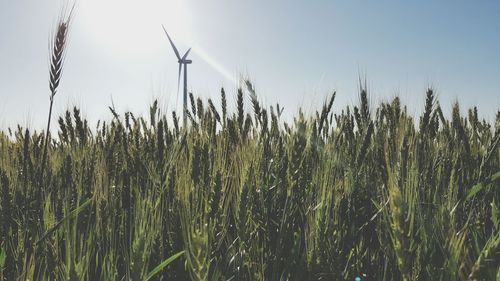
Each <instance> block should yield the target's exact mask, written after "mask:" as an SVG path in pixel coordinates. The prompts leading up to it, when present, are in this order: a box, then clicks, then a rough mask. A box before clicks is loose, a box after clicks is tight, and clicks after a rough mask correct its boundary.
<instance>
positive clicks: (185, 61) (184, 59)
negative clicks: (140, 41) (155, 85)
mask: <svg viewBox="0 0 500 281" xmlns="http://www.w3.org/2000/svg"><path fill="white" fill-rule="evenodd" d="M162 27H163V30H164V31H165V34H167V38H168V41H169V42H170V45H172V49H174V53H175V56H176V57H177V60H178V62H179V74H178V76H177V94H179V85H180V81H181V71H182V66H184V96H183V112H182V113H183V114H182V125H183V127H184V128H186V111H187V65H188V64H191V63H192V62H193V61H192V60H188V59H187V56H188V54H189V52H190V51H191V48H189V49H188V50H187V52H186V53H185V54H184V56H182V57H181V55H180V54H179V51H178V50H177V48H176V47H175V45H174V42H173V41H172V39H171V38H170V35H168V32H167V30H166V29H165V26H163V25H162Z"/></svg>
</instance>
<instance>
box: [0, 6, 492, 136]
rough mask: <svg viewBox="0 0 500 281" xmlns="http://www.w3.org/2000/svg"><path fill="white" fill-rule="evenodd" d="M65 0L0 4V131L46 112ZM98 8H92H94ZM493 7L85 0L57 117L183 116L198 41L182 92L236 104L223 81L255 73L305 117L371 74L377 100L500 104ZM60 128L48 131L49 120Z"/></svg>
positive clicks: (268, 92) (346, 95)
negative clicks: (78, 113)
mask: <svg viewBox="0 0 500 281" xmlns="http://www.w3.org/2000/svg"><path fill="white" fill-rule="evenodd" d="M61 3H62V2H61V1H60V0H50V1H34V0H31V1H29V0H16V1H1V2H0V38H1V41H0V128H2V129H5V128H6V127H7V126H14V125H15V124H17V123H20V124H21V125H23V126H24V125H30V126H36V127H37V128H41V127H42V124H44V123H45V120H46V118H47V109H48V96H49V90H48V82H47V81H48V56H49V54H48V41H49V35H50V33H51V32H53V30H54V26H55V21H56V19H57V17H58V15H59V10H60V7H61ZM99 3H100V4H99ZM499 15H500V2H499V1H493V0H492V1H481V0H479V1H461V0H454V1H430V0H429V1H428V0H425V1H411V2H409V1H352V0H351V1H347V0H345V1H336V0H328V1H327V0H323V1H320V0H317V1H299V0H273V1H269V0H252V1H234V0H212V1H194V0H191V1H188V0H184V1H182V0H170V1H160V0H141V1H132V0H82V1H80V3H79V4H78V8H77V12H76V14H75V18H74V22H73V26H72V30H71V37H70V46H69V49H68V52H67V60H66V65H65V69H64V73H63V77H62V82H61V87H60V90H59V92H58V94H57V96H56V98H55V114H56V115H58V114H60V113H62V112H63V110H64V109H66V108H67V107H68V106H73V105H77V106H79V107H80V108H81V109H82V111H83V114H84V115H85V116H86V117H88V118H89V119H90V120H91V121H95V120H97V119H102V118H105V119H109V118H110V113H109V111H108V109H107V107H108V105H110V104H111V99H113V101H114V104H115V106H116V107H117V109H118V110H119V111H120V112H123V111H124V110H131V111H133V112H134V113H139V114H140V113H144V112H146V111H147V109H148V106H149V105H150V104H151V102H152V101H153V100H154V98H159V100H160V101H161V105H162V107H163V109H164V110H168V111H171V110H172V109H175V108H179V107H180V105H181V101H182V99H181V97H179V98H177V97H176V90H177V61H176V59H175V57H174V54H173V52H172V50H171V48H170V46H169V45H168V41H167V40H166V38H165V36H164V34H163V31H162V29H161V25H160V24H165V25H166V27H167V29H168V30H169V31H170V33H171V35H172V37H173V39H174V41H175V42H176V44H177V45H178V47H179V49H181V50H182V51H183V50H185V49H186V48H187V47H189V46H194V47H195V49H194V52H193V53H192V55H191V56H190V58H191V59H192V60H193V61H194V62H193V64H192V65H190V67H189V81H188V84H189V89H190V90H191V91H193V92H194V94H195V95H197V96H201V97H203V98H209V97H211V98H213V99H215V100H216V101H217V102H216V104H219V102H218V101H219V100H220V95H219V91H220V87H221V86H224V87H225V88H226V93H227V94H228V96H229V97H228V100H229V102H234V96H235V89H236V85H235V84H234V83H233V82H232V81H231V79H230V77H235V79H236V80H237V79H239V77H240V76H241V75H243V76H244V77H249V78H250V79H251V80H252V81H253V82H254V84H255V86H256V89H257V94H258V95H259V98H260V99H261V100H262V101H263V102H264V103H265V104H266V105H273V104H275V103H276V102H279V103H280V104H281V105H284V106H285V113H286V114H287V116H291V115H293V114H294V113H296V112H297V110H298V108H299V106H301V107H303V108H304V110H305V111H306V112H309V113H310V112H312V110H313V109H316V108H317V107H318V106H319V104H321V103H322V102H323V101H324V100H325V98H326V97H327V96H328V95H329V94H330V93H332V92H333V91H334V90H336V91H337V102H336V105H335V108H336V109H339V108H343V107H344V106H345V105H347V104H354V103H357V102H358V97H357V88H358V77H359V75H360V74H361V75H362V76H365V75H366V78H367V82H368V86H369V91H370V96H371V100H372V104H374V105H375V104H378V103H379V102H380V101H384V100H388V99H391V98H392V97H394V96H395V95H400V96H401V98H402V100H403V102H405V103H406V104H407V105H408V106H409V109H410V111H411V112H412V113H415V114H419V113H420V112H421V110H422V105H423V101H424V93H425V89H426V87H427V86H429V85H432V86H433V87H434V88H435V89H436V91H437V94H438V97H439V99H440V102H441V104H442V105H443V106H444V107H445V108H446V109H447V110H446V111H448V112H449V108H450V107H451V104H452V102H453V101H455V100H459V101H460V103H461V108H462V110H463V112H465V110H466V109H467V108H468V107H470V106H473V105H477V106H478V108H479V110H480V114H481V115H482V117H485V118H488V119H490V120H492V119H493V118H494V115H495V113H496V112H497V110H498V109H499V108H500V87H499V81H500V16H499ZM54 127H56V125H54Z"/></svg>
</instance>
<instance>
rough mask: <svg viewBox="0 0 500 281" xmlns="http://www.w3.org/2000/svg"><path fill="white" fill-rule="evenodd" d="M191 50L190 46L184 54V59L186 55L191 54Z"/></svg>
mask: <svg viewBox="0 0 500 281" xmlns="http://www.w3.org/2000/svg"><path fill="white" fill-rule="evenodd" d="M189 52H191V48H189V49H188V50H187V52H186V53H185V54H184V56H183V57H182V60H185V59H186V57H187V56H188V55H189Z"/></svg>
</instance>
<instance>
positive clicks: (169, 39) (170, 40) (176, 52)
mask: <svg viewBox="0 0 500 281" xmlns="http://www.w3.org/2000/svg"><path fill="white" fill-rule="evenodd" d="M161 27H163V31H165V34H167V38H168V41H169V42H170V45H172V49H174V52H175V55H176V56H177V59H179V60H180V59H181V55H180V54H179V51H177V48H176V47H175V45H174V42H172V39H171V38H170V35H168V32H167V30H166V29H165V26H163V25H162V26H161Z"/></svg>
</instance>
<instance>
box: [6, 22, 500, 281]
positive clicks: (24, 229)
mask: <svg viewBox="0 0 500 281" xmlns="http://www.w3.org/2000/svg"><path fill="white" fill-rule="evenodd" d="M67 23H68V22H65V21H60V22H59V25H58V29H57V32H56V33H55V39H54V41H53V44H52V54H51V69H50V81H49V82H50V90H51V96H50V107H49V119H48V124H47V129H46V130H45V131H41V132H40V131H33V130H32V129H30V128H23V127H20V126H18V127H17V128H14V129H12V128H0V280H234V281H236V280H269V281H274V280H355V278H357V277H360V278H361V280H495V279H496V280H500V270H499V266H500V211H499V210H500V208H499V206H498V205H499V204H500V189H499V187H500V144H499V143H500V111H499V112H498V113H497V114H496V119H495V120H494V121H486V120H481V119H480V117H479V114H478V111H477V109H476V108H475V107H474V108H471V109H469V110H468V111H467V112H466V113H463V112H462V113H461V112H460V107H459V105H458V103H456V104H454V105H453V107H452V114H451V116H450V117H449V118H446V117H445V115H444V114H443V112H442V109H441V106H440V105H439V103H438V101H437V100H436V97H435V94H434V92H433V90H432V89H429V90H428V91H427V93H426V95H425V97H424V96H423V97H422V98H425V108H424V112H423V113H422V114H421V116H419V117H415V116H412V115H410V114H409V113H408V111H407V109H406V107H405V106H404V105H402V104H401V103H400V100H399V98H398V97H396V98H394V99H393V100H392V101H390V102H383V103H381V104H379V105H377V106H376V107H370V106H369V104H370V102H369V100H368V93H367V90H366V87H361V89H360V93H359V104H358V105H356V106H349V107H346V108H345V109H344V110H341V111H339V112H333V111H332V105H333V104H334V99H335V93H333V94H332V95H331V96H330V97H329V98H328V100H327V101H325V104H324V105H323V107H322V108H320V109H318V111H316V113H315V114H312V115H311V116H307V115H305V114H303V113H302V111H299V112H298V113H297V115H296V116H295V118H294V120H293V121H292V122H286V120H284V119H283V117H282V112H283V108H282V107H280V106H279V105H276V106H271V107H267V106H265V105H263V104H261V103H260V102H259V99H258V97H257V95H256V94H255V92H254V91H253V86H252V84H251V83H250V82H249V81H246V84H245V85H244V86H245V89H240V90H238V91H237V93H235V94H234V95H235V96H236V104H235V106H234V108H235V110H234V112H231V111H230V110H228V107H231V108H232V106H230V105H228V103H227V99H226V93H225V92H224V90H223V89H222V90H221V100H220V101H217V102H213V101H212V100H210V99H209V100H208V101H203V100H202V99H200V98H195V97H194V96H193V95H192V94H190V96H189V97H190V105H189V109H188V110H187V117H188V121H189V122H188V124H189V125H188V126H186V127H181V126H180V125H179V116H178V114H177V113H176V112H172V113H171V114H170V113H168V114H165V113H163V112H162V110H161V109H160V108H159V107H158V104H157V102H154V103H153V104H152V106H151V107H150V110H149V116H144V117H143V116H135V115H134V114H133V113H131V112H124V113H121V112H116V110H115V109H114V108H112V107H110V111H111V115H110V116H111V117H112V118H111V119H110V120H106V121H99V122H98V123H97V126H95V127H94V126H93V125H92V126H90V125H89V122H88V121H87V120H85V119H84V118H82V116H81V114H80V111H79V110H78V109H77V108H74V109H72V110H68V111H67V112H66V114H63V116H60V117H58V119H57V122H58V129H57V130H52V131H51V130H49V128H51V126H50V120H51V115H52V105H53V102H54V97H55V96H56V93H57V88H58V85H59V81H60V79H61V70H62V64H63V59H64V50H65V46H66V36H67V28H68V25H67ZM247 92H248V93H249V94H246V93H247ZM53 125H54V124H53ZM52 127H53V128H52V129H54V126H52ZM49 132H53V133H52V135H51V133H49ZM56 134H57V135H56Z"/></svg>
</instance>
